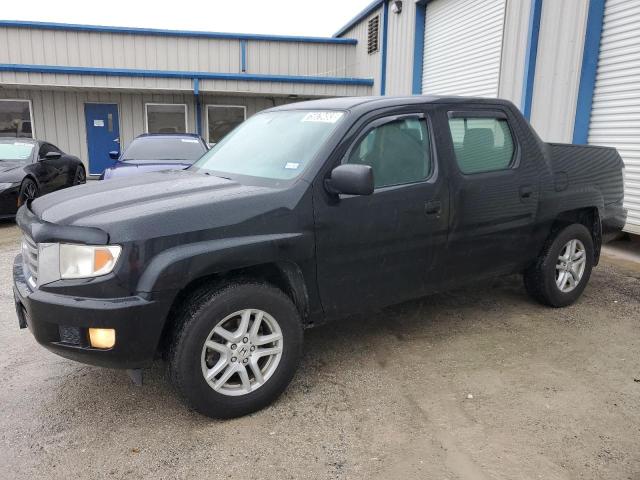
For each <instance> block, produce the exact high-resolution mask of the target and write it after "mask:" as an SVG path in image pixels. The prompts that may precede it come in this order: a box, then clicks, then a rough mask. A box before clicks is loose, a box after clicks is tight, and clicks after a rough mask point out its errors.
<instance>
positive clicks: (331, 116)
mask: <svg viewBox="0 0 640 480" xmlns="http://www.w3.org/2000/svg"><path fill="white" fill-rule="evenodd" d="M342 115H344V114H343V112H309V113H307V114H306V115H305V116H304V117H302V121H303V122H321V123H336V122H337V121H338V120H340V118H341V117H342Z"/></svg>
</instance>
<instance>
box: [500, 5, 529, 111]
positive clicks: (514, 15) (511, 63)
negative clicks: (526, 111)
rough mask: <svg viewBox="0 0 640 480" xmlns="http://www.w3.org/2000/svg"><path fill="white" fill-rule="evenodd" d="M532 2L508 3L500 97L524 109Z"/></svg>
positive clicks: (503, 42) (503, 41)
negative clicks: (523, 92) (525, 72)
mask: <svg viewBox="0 0 640 480" xmlns="http://www.w3.org/2000/svg"><path fill="white" fill-rule="evenodd" d="M530 13H531V0H518V1H507V9H506V13H505V19H504V36H503V40H502V64H501V67H500V88H499V92H498V96H499V97H500V98H504V99H507V100H511V101H512V102H513V103H515V104H516V105H517V106H518V107H522V105H521V104H522V88H523V83H524V64H525V58H526V54H527V39H528V34H529V16H530Z"/></svg>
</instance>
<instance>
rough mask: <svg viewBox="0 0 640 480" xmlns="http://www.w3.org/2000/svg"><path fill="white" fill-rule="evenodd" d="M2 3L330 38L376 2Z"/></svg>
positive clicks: (103, 20)
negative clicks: (370, 4)
mask: <svg viewBox="0 0 640 480" xmlns="http://www.w3.org/2000/svg"><path fill="white" fill-rule="evenodd" d="M2 3H3V5H2V11H1V13H0V16H1V17H2V19H3V20H36V21H41V22H61V23H82V24H90V25H112V26H123V27H148V28H167V29H173V30H204V31H211V32H236V33H266V34H277V35H306V36H319V37H328V36H331V35H333V34H334V33H335V32H336V31H337V30H338V29H340V27H342V26H343V25H344V24H345V23H347V22H348V21H349V20H351V18H353V17H354V16H355V15H356V14H357V13H358V12H360V11H361V10H362V9H363V8H364V7H366V6H367V5H368V4H369V3H371V0H226V1H225V0H179V1H175V0H174V1H170V0H159V1H158V0H156V1H154V2H150V1H146V0H145V1H139V0H109V1H107V2H100V1H96V0H89V1H87V0H82V1H78V0H56V1H51V0H30V1H29V2H28V8H27V7H26V6H25V4H24V3H23V2H20V1H7V2H2ZM165 5H166V7H165Z"/></svg>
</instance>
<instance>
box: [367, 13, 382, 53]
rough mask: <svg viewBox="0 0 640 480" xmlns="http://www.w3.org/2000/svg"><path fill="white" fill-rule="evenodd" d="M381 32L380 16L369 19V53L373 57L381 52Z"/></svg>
mask: <svg viewBox="0 0 640 480" xmlns="http://www.w3.org/2000/svg"><path fill="white" fill-rule="evenodd" d="M379 30H380V15H376V16H375V17H373V18H371V19H369V22H368V23H367V53H368V54H369V55H371V54H372V53H376V52H377V51H378V50H379V46H380V42H379V41H378V39H379V35H378V32H379Z"/></svg>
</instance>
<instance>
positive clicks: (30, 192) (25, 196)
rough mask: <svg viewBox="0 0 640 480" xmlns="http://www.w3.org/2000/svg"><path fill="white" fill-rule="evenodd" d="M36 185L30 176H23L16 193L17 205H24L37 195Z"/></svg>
mask: <svg viewBox="0 0 640 480" xmlns="http://www.w3.org/2000/svg"><path fill="white" fill-rule="evenodd" d="M38 193H39V191H38V185H37V184H36V182H34V181H33V180H32V179H30V178H25V179H24V180H23V181H22V185H20V193H19V194H18V207H20V206H22V205H24V204H25V203H27V202H28V201H29V200H33V199H34V198H36V197H37V196H38Z"/></svg>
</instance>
